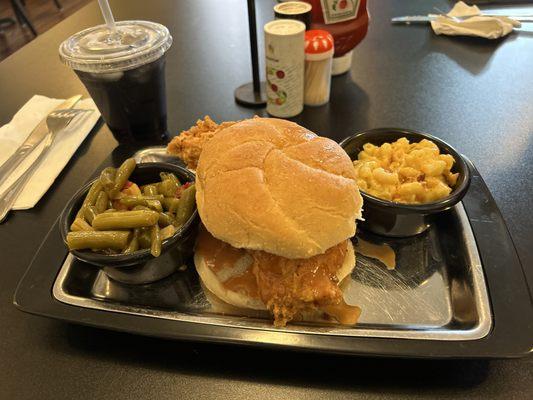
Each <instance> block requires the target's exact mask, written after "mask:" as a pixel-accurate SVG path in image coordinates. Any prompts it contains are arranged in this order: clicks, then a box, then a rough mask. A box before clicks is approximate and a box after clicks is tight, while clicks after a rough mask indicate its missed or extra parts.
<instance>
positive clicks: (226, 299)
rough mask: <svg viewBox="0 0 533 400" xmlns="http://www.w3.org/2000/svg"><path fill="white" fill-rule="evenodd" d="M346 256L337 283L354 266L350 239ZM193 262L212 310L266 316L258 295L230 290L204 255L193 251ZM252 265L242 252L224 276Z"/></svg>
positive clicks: (310, 314)
mask: <svg viewBox="0 0 533 400" xmlns="http://www.w3.org/2000/svg"><path fill="white" fill-rule="evenodd" d="M347 249H348V250H347V252H346V256H345V258H344V262H343V264H342V266H341V267H340V268H339V270H338V271H337V277H338V279H339V284H340V283H341V282H342V281H343V280H344V279H345V278H346V277H347V276H349V275H350V274H351V272H352V270H353V268H354V267H355V252H354V248H353V245H352V243H351V241H350V242H349V243H348V246H347ZM194 264H195V266H196V270H197V271H198V274H199V275H200V279H201V282H202V286H203V287H204V288H205V289H207V290H206V296H207V298H208V300H209V302H210V303H211V304H212V306H213V311H215V312H220V313H224V314H241V313H239V312H238V309H241V310H242V309H248V310H257V311H263V312H256V313H253V312H252V313H244V314H245V315H249V316H266V315H267V314H265V311H266V310H267V308H266V306H265V304H264V303H263V302H262V301H261V299H260V298H258V297H252V296H250V295H247V294H245V293H241V292H236V291H234V290H230V289H228V288H226V287H225V286H224V284H223V283H222V282H221V280H220V279H219V278H218V277H217V275H216V274H215V273H214V272H213V271H212V270H211V268H209V266H208V265H207V263H206V262H205V259H204V257H203V256H202V254H201V253H200V252H195V254H194ZM251 265H252V259H251V257H250V256H249V255H247V254H244V255H243V256H242V257H241V258H240V259H238V260H237V261H236V262H235V268H232V271H231V272H232V273H233V275H231V274H230V275H228V276H225V278H226V279H229V278H231V277H232V276H236V275H240V274H242V273H243V271H246V269H247V268H250V267H251ZM235 308H237V310H235ZM322 314H323V312H321V311H319V310H317V311H308V312H307V311H306V312H304V313H303V316H302V317H303V319H304V320H311V319H316V318H317V317H318V316H320V315H322Z"/></svg>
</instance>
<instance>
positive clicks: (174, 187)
mask: <svg viewBox="0 0 533 400" xmlns="http://www.w3.org/2000/svg"><path fill="white" fill-rule="evenodd" d="M179 187H180V185H179V183H178V182H176V181H174V180H172V179H165V180H163V181H162V182H160V183H159V185H157V189H158V190H159V193H161V194H162V195H164V196H165V197H176V193H177V191H178V189H179Z"/></svg>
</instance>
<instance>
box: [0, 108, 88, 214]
mask: <svg viewBox="0 0 533 400" xmlns="http://www.w3.org/2000/svg"><path fill="white" fill-rule="evenodd" d="M92 111H93V110H82V109H73V108H69V109H66V110H58V111H53V112H51V113H50V114H49V115H48V117H47V118H46V126H47V127H48V134H47V135H46V137H45V138H44V139H43V142H44V143H45V144H44V147H43V150H42V151H41V154H39V156H38V157H37V159H36V160H35V161H34V162H33V164H32V165H31V166H30V167H29V168H28V169H27V170H26V171H25V172H24V173H23V174H22V175H21V176H20V177H19V178H18V179H17V180H16V181H15V182H13V183H12V184H11V185H9V186H8V187H7V188H6V189H5V190H3V191H2V192H1V193H0V223H2V222H3V221H4V219H5V217H6V215H7V213H8V212H9V211H10V210H11V207H12V206H13V204H14V203H15V200H16V199H17V197H18V196H19V194H20V192H21V191H22V189H23V188H24V186H26V183H27V182H28V180H29V179H30V178H31V176H32V175H33V174H34V173H35V171H36V170H37V168H38V167H39V165H40V164H41V162H42V160H43V159H44V158H45V156H46V154H48V151H49V150H50V146H51V145H52V142H53V141H54V139H55V137H56V135H57V133H58V132H60V131H62V130H63V129H65V128H66V127H67V126H68V125H69V124H70V123H71V122H72V120H73V119H74V118H76V117H77V116H78V115H81V114H86V113H89V112H92Z"/></svg>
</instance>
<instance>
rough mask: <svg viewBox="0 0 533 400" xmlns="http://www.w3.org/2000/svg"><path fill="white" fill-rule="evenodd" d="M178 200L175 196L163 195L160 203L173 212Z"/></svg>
mask: <svg viewBox="0 0 533 400" xmlns="http://www.w3.org/2000/svg"><path fill="white" fill-rule="evenodd" d="M179 202H180V200H179V199H177V198H175V197H165V198H164V199H163V201H162V202H161V203H162V204H163V208H165V209H166V210H167V211H169V212H171V213H175V212H176V209H177V208H178V205H179Z"/></svg>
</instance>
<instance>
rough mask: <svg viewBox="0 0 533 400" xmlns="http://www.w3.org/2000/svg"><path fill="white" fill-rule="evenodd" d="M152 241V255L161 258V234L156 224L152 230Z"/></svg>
mask: <svg viewBox="0 0 533 400" xmlns="http://www.w3.org/2000/svg"><path fill="white" fill-rule="evenodd" d="M150 240H151V242H152V244H151V245H150V253H152V255H153V256H154V257H159V255H160V254H161V234H160V232H159V226H158V225H157V224H155V225H154V226H152V229H151V231H150Z"/></svg>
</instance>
